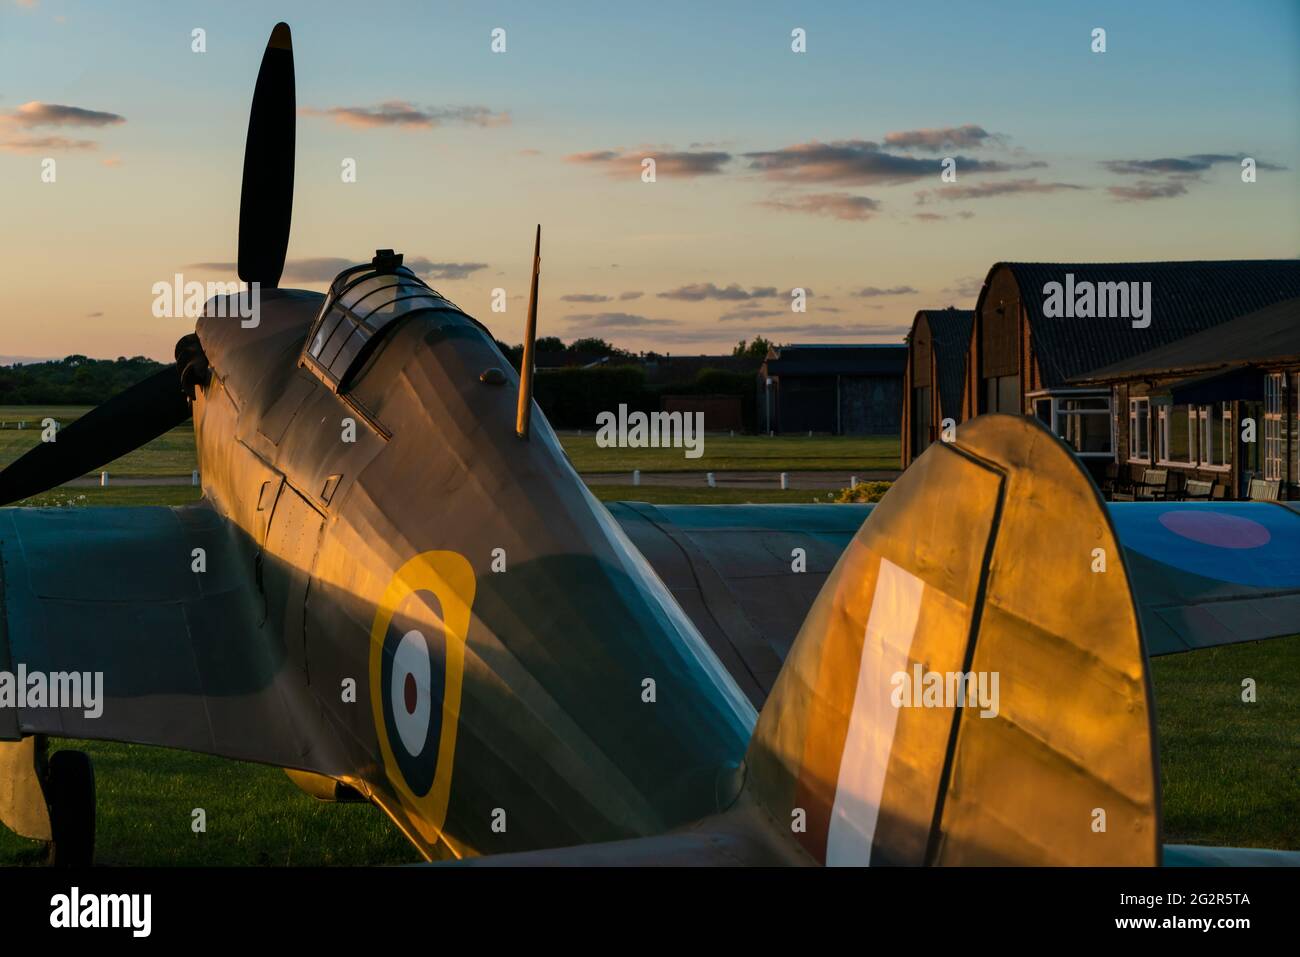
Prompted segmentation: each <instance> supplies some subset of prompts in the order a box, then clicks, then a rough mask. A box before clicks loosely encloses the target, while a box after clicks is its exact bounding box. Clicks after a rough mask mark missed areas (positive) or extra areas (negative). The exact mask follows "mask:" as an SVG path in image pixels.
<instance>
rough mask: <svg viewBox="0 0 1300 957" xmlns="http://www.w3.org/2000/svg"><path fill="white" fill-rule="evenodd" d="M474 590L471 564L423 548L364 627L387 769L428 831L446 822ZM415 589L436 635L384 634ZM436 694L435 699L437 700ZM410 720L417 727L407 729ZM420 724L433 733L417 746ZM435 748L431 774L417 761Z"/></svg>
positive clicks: (450, 554)
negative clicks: (426, 598) (435, 616)
mask: <svg viewBox="0 0 1300 957" xmlns="http://www.w3.org/2000/svg"><path fill="white" fill-rule="evenodd" d="M474 589H475V578H474V569H473V568H472V567H471V566H470V563H469V561H468V560H467V559H466V558H465V556H464V555H461V554H460V553H459V552H437V551H435V552H422V553H420V554H419V555H416V556H415V557H414V558H412V559H410V560H409V561H408V562H406V564H404V565H403V566H402V567H401V568H399V569H398V570H397V571H396V572H395V573H394V575H393V578H392V580H391V581H390V582H389V584H388V588H387V589H386V590H385V591H384V594H383V597H382V598H380V600H379V605H378V607H377V608H376V609H375V620H374V623H373V624H372V625H371V626H370V707H371V711H372V713H373V716H374V721H375V731H376V734H377V736H378V738H379V749H380V753H381V754H382V755H383V759H384V771H385V775H386V776H387V778H388V780H389V782H390V783H391V784H392V785H393V788H394V790H395V791H396V793H397V796H398V798H399V799H400V800H401V802H402V804H403V805H405V806H406V807H407V808H408V810H409V811H410V812H411V814H412V817H413V818H414V819H415V820H416V821H419V822H420V823H421V824H424V825H427V826H428V827H430V828H431V829H432V831H433V832H438V831H441V829H442V826H443V824H444V823H445V822H446V818H447V802H448V800H449V799H450V796H451V773H452V765H453V760H454V758H455V754H456V726H457V724H458V723H459V719H460V695H461V682H462V678H463V676H464V673H465V642H466V639H467V636H468V634H469V618H470V608H471V607H472V605H473V604H474ZM418 592H426V593H428V594H429V595H431V596H432V597H433V598H434V599H436V604H437V606H438V611H439V612H440V615H441V619H442V620H441V621H440V622H434V623H433V624H434V626H435V627H440V628H441V635H437V636H427V635H425V634H423V633H422V632H421V631H419V630H411V631H407V632H406V633H405V634H397V633H396V632H393V633H392V634H390V632H392V624H393V617H394V616H395V615H396V614H397V611H398V609H399V608H401V607H402V605H403V604H404V603H405V602H406V601H407V599H409V598H411V597H412V596H413V595H415V594H416V593H418ZM399 630H400V629H399ZM430 639H433V640H430ZM386 645H387V646H388V649H389V650H388V654H387V655H386V654H385V647H386ZM424 656H427V658H426V657H424ZM440 657H441V658H442V660H441V661H439V660H437V659H438V658H440ZM439 691H440V692H441V694H439V693H438V692H439ZM438 697H440V698H441V701H438V700H435V699H436V698H438ZM435 710H436V712H437V713H436V714H430V713H429V712H430V711H435ZM426 716H427V717H426ZM414 721H419V722H421V723H422V727H421V728H420V729H415V728H413V725H412V723H413V722H414ZM426 721H427V724H425V723H424V722H426ZM424 730H427V732H428V734H429V736H430V737H433V736H434V735H436V737H437V740H436V741H433V740H430V741H427V742H424V743H423V746H421V745H420V740H421V734H422V732H423V731H424ZM416 752H418V753H416ZM435 755H436V763H435V764H434V767H433V768H432V775H429V774H428V769H427V768H425V769H423V770H422V769H421V768H420V766H419V765H420V761H421V759H428V760H429V761H432V760H433V759H434V756H435ZM431 836H432V835H431Z"/></svg>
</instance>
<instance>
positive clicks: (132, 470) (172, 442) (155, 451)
mask: <svg viewBox="0 0 1300 957" xmlns="http://www.w3.org/2000/svg"><path fill="white" fill-rule="evenodd" d="M86 411H88V410H87V409H86V408H85V407H84V406H72V405H66V406H50V407H45V406H31V405H5V406H0V422H2V423H4V428H3V429H0V467H3V466H5V465H8V464H9V463H10V462H12V461H13V460H14V459H16V458H18V457H19V456H20V455H22V454H23V453H25V452H27V451H28V450H29V449H32V448H34V447H36V446H37V445H39V444H40V442H41V420H42V419H44V418H46V417H49V418H52V419H55V420H56V421H57V422H58V423H59V426H60V427H64V426H66V425H68V424H69V423H70V422H73V421H74V420H76V419H78V418H80V417H81V416H82V415H83V414H84V413H85V412H86ZM19 421H26V422H27V428H25V429H19V428H18V427H17V423H18V422H19ZM56 441H57V439H56ZM194 463H195V459H194V426H193V425H192V424H191V423H189V422H186V423H185V424H184V425H181V426H178V427H176V428H174V429H172V430H171V431H170V432H167V433H165V434H164V435H160V436H159V437H158V438H156V439H154V440H153V441H152V442H150V443H148V444H147V445H143V446H141V447H140V448H138V449H136V450H135V451H133V452H129V453H127V454H126V455H124V456H122V457H121V458H120V459H117V460H116V461H113V462H110V463H109V464H108V465H107V466H105V468H107V469H108V472H109V475H110V476H112V475H189V474H190V472H191V471H192V470H193V469H194V468H196V466H195V464H194ZM98 471H99V470H98V469H97V470H96V472H98Z"/></svg>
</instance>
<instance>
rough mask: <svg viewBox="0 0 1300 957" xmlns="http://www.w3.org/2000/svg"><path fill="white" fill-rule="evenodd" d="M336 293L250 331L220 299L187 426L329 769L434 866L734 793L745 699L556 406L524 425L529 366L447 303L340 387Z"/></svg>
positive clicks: (394, 333) (664, 815)
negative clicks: (306, 687) (599, 490)
mask: <svg viewBox="0 0 1300 957" xmlns="http://www.w3.org/2000/svg"><path fill="white" fill-rule="evenodd" d="M215 302H216V301H215V300H214V303H215ZM322 302H323V297H321V296H320V295H319V294H316V293H310V292H300V291H293V290H270V291H265V292H264V293H263V297H262V303H261V308H260V315H259V322H258V324H257V326H256V327H252V328H249V327H245V325H244V324H241V322H240V321H239V319H238V318H234V319H225V318H216V317H215V316H213V315H212V313H213V312H214V310H213V308H212V306H213V304H214V303H209V310H208V311H209V315H210V317H205V318H203V319H201V320H200V322H199V325H198V335H199V338H200V341H201V343H202V345H203V349H204V352H205V354H206V356H207V358H208V361H209V363H210V365H211V369H212V377H211V379H210V381H209V382H208V383H207V384H206V386H204V387H203V388H202V389H200V390H199V394H198V396H197V398H196V400H195V403H194V422H195V435H196V442H197V445H198V455H199V464H200V469H201V471H202V477H203V487H204V493H205V496H206V498H207V499H208V500H209V501H210V502H211V504H212V506H213V507H214V508H216V509H217V510H218V511H219V512H220V513H221V514H222V515H223V516H225V517H226V518H227V519H228V521H229V522H230V524H231V528H232V534H236V535H237V536H238V537H239V538H240V539H241V542H242V543H243V547H244V548H245V550H246V551H245V554H246V556H247V558H248V574H250V575H253V576H255V577H256V578H257V581H258V587H259V589H260V590H261V592H262V593H263V594H264V595H265V598H266V605H267V612H266V614H267V619H268V621H267V624H268V626H270V627H271V628H272V629H273V630H274V631H275V632H276V633H278V634H279V635H281V636H282V637H283V643H284V649H285V653H286V659H285V664H284V667H288V668H301V669H302V670H303V672H304V673H305V675H306V677H307V679H308V681H309V684H310V688H311V689H312V695H313V697H314V699H315V701H316V703H317V704H318V706H319V711H320V721H319V724H318V725H317V726H316V728H317V730H316V731H315V732H313V734H315V735H317V736H321V735H324V736H328V737H330V738H331V740H330V741H329V742H328V743H326V742H322V743H321V746H322V747H329V748H333V749H337V753H338V755H339V759H338V765H339V767H338V776H339V777H340V778H341V779H345V780H349V781H351V782H353V783H355V784H356V785H357V786H359V787H360V789H361V790H363V791H364V792H365V793H367V794H368V795H369V796H370V797H371V798H372V800H374V801H375V802H376V803H377V804H379V805H380V806H381V807H383V809H384V810H385V811H386V812H388V813H389V815H390V816H391V817H392V818H393V819H394V820H395V821H396V822H397V823H398V825H399V826H400V827H402V829H403V830H404V832H405V833H406V834H407V835H408V836H409V837H410V838H411V839H412V840H413V841H414V842H415V843H416V845H417V846H418V847H420V849H421V851H422V852H423V853H425V854H426V855H429V856H433V855H435V854H439V853H442V852H441V851H440V850H439V849H438V845H439V843H440V842H441V843H442V844H444V845H445V847H446V848H448V849H450V850H451V851H452V852H453V853H455V854H458V855H461V854H476V853H495V852H499V851H517V850H525V849H532V848H542V847H556V846H563V845H569V844H577V843H584V842H590V841H600V840H611V839H618V838H626V837H634V836H640V835H647V834H654V833H659V832H662V831H665V830H668V829H671V828H673V827H676V826H679V825H682V824H685V823H687V822H690V821H692V820H696V819H698V818H701V817H704V816H707V815H710V814H713V813H715V812H717V811H719V810H722V809H723V808H725V807H726V806H728V805H729V804H730V803H731V802H732V801H733V800H734V798H735V796H736V794H737V793H738V790H739V788H740V785H741V778H742V773H743V772H742V761H743V756H744V751H745V747H746V745H747V743H748V740H749V736H750V731H751V729H752V727H753V724H754V721H755V717H756V716H755V713H754V711H753V708H752V706H751V705H750V704H749V703H748V702H747V701H746V700H745V698H744V696H743V695H742V694H741V692H740V691H739V689H738V688H737V687H736V685H735V683H734V681H733V680H732V679H731V677H730V676H729V675H728V674H727V673H726V671H725V670H724V668H723V667H722V666H721V664H720V663H719V662H718V660H717V659H716V657H715V656H714V655H713V653H712V652H711V651H710V650H709V648H708V647H707V645H706V643H705V642H704V641H703V639H702V638H701V637H700V636H699V634H698V632H697V631H696V630H695V628H694V626H693V625H692V624H691V623H690V621H689V619H688V618H687V617H686V616H685V614H684V613H683V612H682V610H681V609H680V608H679V607H678V606H677V604H676V602H675V601H674V600H673V598H672V596H671V595H670V594H669V593H668V591H667V590H666V589H665V587H664V586H663V584H662V583H661V582H660V580H659V579H658V578H657V577H656V575H655V574H654V572H653V571H652V570H651V569H650V568H649V566H648V565H647V563H646V562H645V560H644V559H643V558H642V556H641V555H640V554H639V553H638V552H637V551H636V549H635V548H634V547H633V546H632V545H631V544H630V543H629V542H628V541H627V539H626V538H625V537H624V535H623V533H622V531H621V530H620V529H619V528H618V526H617V525H616V524H615V523H614V522H613V520H612V519H611V518H610V517H609V515H608V513H607V512H606V511H605V510H604V508H603V507H602V506H601V505H600V504H599V503H598V502H597V501H596V500H595V499H594V498H593V497H592V496H591V494H590V493H589V492H588V491H587V489H586V487H585V486H584V485H583V483H582V482H581V480H580V479H579V477H578V476H577V474H576V473H575V472H574V470H573V468H572V466H571V465H570V463H569V461H568V459H567V457H566V456H565V454H564V452H563V450H562V449H561V447H560V445H559V443H558V441H557V439H556V437H555V435H554V433H553V432H552V430H551V428H550V426H549V425H548V424H547V422H546V420H545V417H544V416H543V415H542V414H541V413H540V412H539V411H538V410H537V409H534V411H533V425H532V432H531V436H530V437H529V438H528V439H526V440H525V439H520V438H519V437H518V436H517V435H516V434H515V428H514V425H515V411H516V401H517V396H518V392H517V389H518V385H517V382H518V380H517V376H516V375H515V373H514V372H513V370H512V369H511V368H510V366H509V365H508V363H507V362H506V361H505V359H504V358H503V356H502V355H501V353H500V351H499V350H498V349H497V348H496V345H495V343H494V342H493V341H492V339H491V338H490V337H489V336H488V335H487V334H486V333H485V332H484V330H483V329H482V327H480V326H478V325H477V324H476V323H474V322H473V321H472V320H470V319H469V318H468V317H467V316H465V315H464V314H463V313H461V312H460V311H459V310H457V309H455V308H454V307H451V306H450V305H449V306H448V308H447V309H445V310H437V311H426V312H417V313H414V314H412V315H409V316H406V317H405V318H403V319H402V320H401V321H400V322H394V323H393V324H392V325H391V326H389V327H388V328H387V329H385V330H384V333H383V335H384V339H383V342H382V343H381V344H380V345H379V347H378V348H377V350H376V351H375V352H374V353H373V354H372V355H371V356H370V357H369V359H368V360H367V361H366V364H365V366H364V368H363V369H362V370H361V372H360V374H359V375H356V376H355V377H354V378H353V379H352V381H351V383H350V384H349V385H348V386H347V387H346V388H345V389H344V390H343V391H342V392H339V391H336V389H335V388H334V387H333V386H332V385H331V384H329V383H327V382H325V381H323V380H322V379H321V378H320V377H318V376H317V375H316V374H314V373H313V372H312V371H311V369H309V368H306V367H304V366H303V364H302V362H301V355H302V352H303V347H304V343H305V341H306V339H307V337H308V333H309V329H310V327H311V324H312V322H313V320H314V319H315V318H316V315H317V313H318V311H319V310H320V308H321V304H322ZM491 368H496V369H500V370H501V371H502V372H504V374H505V383H504V384H503V385H502V384H492V383H491V381H490V380H492V379H496V378H499V377H495V376H488V377H484V378H486V379H488V380H489V381H484V379H483V378H480V377H481V374H482V373H483V372H485V371H486V370H488V369H491Z"/></svg>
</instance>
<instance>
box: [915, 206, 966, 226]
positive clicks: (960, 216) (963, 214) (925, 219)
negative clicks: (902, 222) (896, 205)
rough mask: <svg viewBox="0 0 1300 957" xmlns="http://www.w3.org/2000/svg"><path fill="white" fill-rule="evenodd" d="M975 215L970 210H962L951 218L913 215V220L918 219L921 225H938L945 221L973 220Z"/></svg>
mask: <svg viewBox="0 0 1300 957" xmlns="http://www.w3.org/2000/svg"><path fill="white" fill-rule="evenodd" d="M974 217H975V214H974V213H972V212H971V211H970V210H967V209H963V210H961V211H960V212H956V213H953V214H952V215H951V216H945V215H944V214H942V213H913V214H912V218H913V219H919V220H920V221H921V222H923V223H938V222H943V221H944V220H947V219H973V218H974Z"/></svg>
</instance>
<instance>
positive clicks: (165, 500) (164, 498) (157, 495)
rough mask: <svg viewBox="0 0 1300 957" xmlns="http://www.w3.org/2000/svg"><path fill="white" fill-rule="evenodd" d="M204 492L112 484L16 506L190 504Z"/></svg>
mask: <svg viewBox="0 0 1300 957" xmlns="http://www.w3.org/2000/svg"><path fill="white" fill-rule="evenodd" d="M202 492H203V490H202V489H199V488H195V487H194V486H192V485H110V486H108V488H100V487H99V486H97V485H96V486H93V487H91V488H67V487H64V488H56V489H54V490H52V491H49V492H42V493H41V494H40V495H33V496H32V497H31V498H25V499H23V500H22V501H21V502H16V503H14V504H16V505H33V506H41V507H44V508H49V507H56V508H77V507H82V506H85V507H90V506H95V505H188V504H190V503H191V502H197V501H198V500H199V498H200V497H201V496H202Z"/></svg>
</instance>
